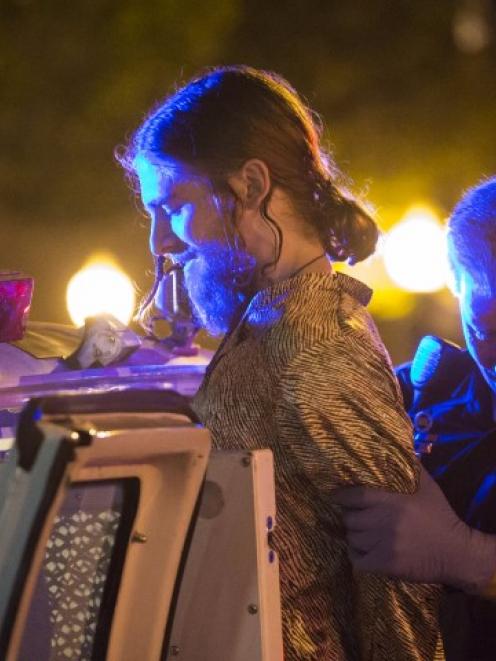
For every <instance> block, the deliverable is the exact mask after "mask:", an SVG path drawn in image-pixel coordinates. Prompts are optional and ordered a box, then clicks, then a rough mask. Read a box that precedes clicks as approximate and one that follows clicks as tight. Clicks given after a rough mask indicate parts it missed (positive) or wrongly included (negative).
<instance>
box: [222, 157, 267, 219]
mask: <svg viewBox="0 0 496 661" xmlns="http://www.w3.org/2000/svg"><path fill="white" fill-rule="evenodd" d="M228 182H229V185H230V186H231V187H232V189H233V190H234V192H235V193H236V195H237V196H238V197H239V199H240V200H241V202H242V204H243V208H244V209H245V210H250V211H258V209H260V206H261V204H262V202H263V201H264V199H265V198H266V197H267V195H268V194H269V191H270V187H271V178H270V172H269V168H268V167H267V165H266V164H265V163H264V162H263V161H261V160H260V159H258V158H251V159H250V160H249V161H246V163H244V164H243V166H242V167H241V168H240V169H239V170H238V171H237V172H236V173H234V174H232V175H230V176H229V177H228Z"/></svg>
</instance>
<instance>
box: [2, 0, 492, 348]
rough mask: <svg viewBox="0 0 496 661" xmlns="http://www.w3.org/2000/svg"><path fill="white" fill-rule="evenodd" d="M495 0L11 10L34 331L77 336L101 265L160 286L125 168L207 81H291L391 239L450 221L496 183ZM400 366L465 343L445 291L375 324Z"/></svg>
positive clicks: (11, 5) (175, 1)
mask: <svg viewBox="0 0 496 661" xmlns="http://www.w3.org/2000/svg"><path fill="white" fill-rule="evenodd" d="M495 24H496V3H495V2H491V1H490V0H485V1H484V0H436V1H435V2H432V1H427V0H410V1H407V0H368V1H367V2H360V1H358V0H349V1H348V2H342V1H339V2H338V1H337V0H326V1H325V2H324V1H321V2H319V1H317V0H307V1H305V2H303V1H301V0H293V1H292V2H281V1H270V0H264V1H263V2H262V1H261V0H252V1H251V2H250V1H248V0H245V1H244V2H243V1H242V0H230V1H228V0H225V1H222V0H212V1H211V2H210V3H199V2H197V1H196V0H195V1H193V0H79V1H77V0H75V1H73V2H62V0H0V74H1V89H2V101H1V103H0V144H1V156H0V174H1V176H0V187H1V194H0V205H1V206H0V223H1V225H0V227H1V234H0V238H1V242H0V269H20V270H22V271H24V272H25V273H29V274H30V275H33V276H34V278H35V281H36V286H35V296H34V301H33V306H32V311H31V318H32V319H36V320H50V321H59V322H64V323H66V322H68V321H69V319H68V316H67V312H66V309H65V288H66V284H67V282H68V280H69V278H70V276H71V275H72V274H73V273H74V272H75V271H76V270H78V269H79V268H80V267H81V266H82V265H83V263H84V262H85V261H86V260H87V259H88V257H90V256H91V255H92V254H93V253H95V252H102V251H104V252H108V253H112V254H113V255H114V256H115V258H116V259H117V260H118V262H119V263H120V265H121V266H122V267H123V268H124V269H125V270H126V271H127V273H128V274H129V275H130V276H131V277H132V278H133V279H134V280H135V282H136V283H137V285H138V287H139V288H140V290H141V291H144V290H145V289H146V288H147V287H148V286H149V283H150V280H151V278H150V275H149V273H148V275H147V272H148V271H149V269H150V265H151V264H150V260H149V258H148V254H147V230H146V221H144V219H143V218H142V216H141V215H140V212H139V210H138V207H137V205H136V203H135V202H134V201H133V198H132V195H131V193H130V191H129V189H128V187H127V185H126V183H125V181H124V178H123V176H122V172H121V171H120V169H119V167H118V166H117V164H116V162H115V160H114V157H113V152H114V149H115V147H116V146H117V145H118V144H121V143H123V142H125V140H126V136H128V135H129V133H130V132H131V131H132V130H133V129H134V128H135V127H136V126H137V125H138V123H139V122H140V119H141V117H142V116H143V114H144V112H145V111H146V110H147V109H148V108H149V106H150V105H151V104H152V103H153V102H154V101H155V100H156V99H158V98H160V97H162V96H164V95H165V94H166V93H167V92H168V91H170V90H171V89H173V87H174V85H176V84H177V83H178V82H181V81H182V80H184V79H186V78H188V77H189V76H190V75H192V74H194V73H196V72H197V71H198V70H199V69H200V68H201V67H203V66H205V65H215V64H226V63H239V62H242V63H247V64H251V65H253V66H256V67H262V68H268V69H274V70H276V71H278V72H279V73H281V74H283V75H284V76H286V77H287V78H288V79H289V80H290V82H291V83H292V84H293V85H294V86H295V87H296V88H297V89H298V90H299V91H300V92H301V93H302V94H303V95H304V96H305V97H306V99H307V100H308V102H309V104H310V105H311V106H313V107H314V108H315V109H316V110H317V111H318V112H319V113H320V114H321V115H322V116H323V118H324V121H325V123H326V126H327V133H326V138H327V140H328V141H329V142H330V144H331V145H332V146H333V149H334V153H335V156H336V159H337V161H338V163H339V165H340V166H341V167H342V168H343V169H344V170H345V171H346V172H348V173H349V174H350V175H351V177H352V178H353V180H354V182H355V184H356V187H357V188H358V189H364V188H366V189H367V190H368V197H369V199H370V200H371V202H373V203H374V205H375V206H376V208H377V210H378V213H379V219H380V223H381V226H382V227H383V228H384V229H387V228H388V227H389V226H391V225H392V224H393V223H394V222H395V221H396V220H397V219H398V217H399V216H401V214H402V213H404V211H405V209H406V208H407V207H408V206H410V205H411V204H412V203H414V202H416V201H417V200H419V199H420V200H423V201H426V202H428V203H430V204H432V205H433V206H434V207H435V208H436V209H438V210H439V212H440V213H441V215H444V216H445V215H447V213H448V212H449V210H450V208H451V207H452V206H453V204H454V202H455V201H456V199H457V198H458V197H459V195H460V194H461V192H462V191H463V189H464V188H465V187H467V186H469V185H472V184H474V183H476V182H477V181H478V180H479V179H481V178H482V177H483V176H487V175H490V174H493V173H495V172H496V73H495V71H496V67H495V65H496V35H495V32H496V30H495ZM376 319H377V321H378V323H379V326H380V328H381V331H382V333H383V336H384V338H385V341H386V344H387V345H388V347H389V348H390V350H391V352H392V355H393V358H394V359H395V360H402V359H404V358H406V357H407V356H408V355H409V354H410V352H411V351H412V348H413V346H414V345H415V342H416V339H417V338H418V337H419V336H420V335H422V334H424V333H426V332H436V333H440V334H444V335H448V336H450V337H451V338H453V339H457V338H459V330H458V326H457V324H456V307H455V304H454V302H453V301H452V299H451V297H450V295H449V294H448V293H447V292H446V291H445V292H442V293H440V294H436V295H422V296H417V297H416V298H415V301H414V304H413V307H412V309H411V311H410V313H409V314H408V316H407V317H404V318H400V319H396V320H391V319H385V318H384V319H383V318H381V317H380V316H378V317H376Z"/></svg>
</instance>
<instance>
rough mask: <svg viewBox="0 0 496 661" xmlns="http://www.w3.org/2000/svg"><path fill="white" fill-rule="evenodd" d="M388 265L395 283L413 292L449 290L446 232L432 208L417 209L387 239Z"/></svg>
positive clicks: (386, 261)
mask: <svg viewBox="0 0 496 661" xmlns="http://www.w3.org/2000/svg"><path fill="white" fill-rule="evenodd" d="M383 258H384V265H385V267H386V271H387V273H388V275H389V277H390V278H391V279H392V280H393V281H394V283H395V284H396V285H397V286H398V287H401V288H402V289H405V290H407V291H411V292H434V291H438V290H439V289H442V288H443V287H445V286H446V282H447V278H448V261H447V254H446V236H445V231H444V228H443V226H442V224H441V223H440V221H439V220H438V218H437V216H436V215H435V214H434V213H433V212H432V211H431V210H430V209H428V208H424V207H413V208H412V209H410V210H409V211H408V212H407V213H406V214H405V216H404V217H403V218H402V220H401V221H400V222H399V223H397V224H396V225H395V226H394V227H393V228H392V229H391V230H390V231H389V232H388V234H387V235H386V238H385V241H384V252H383Z"/></svg>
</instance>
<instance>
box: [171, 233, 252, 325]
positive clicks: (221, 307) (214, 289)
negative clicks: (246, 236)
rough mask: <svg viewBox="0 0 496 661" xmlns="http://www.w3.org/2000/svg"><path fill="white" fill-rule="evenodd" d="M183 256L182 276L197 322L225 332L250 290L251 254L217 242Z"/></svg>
mask: <svg viewBox="0 0 496 661" xmlns="http://www.w3.org/2000/svg"><path fill="white" fill-rule="evenodd" d="M185 257H186V259H184V261H183V260H182V261H183V263H184V279H185V283H186V289H187V291H188V294H189V297H190V300H191V303H192V306H193V311H194V314H195V316H196V318H197V320H198V322H199V323H200V325H201V326H202V327H203V328H204V329H205V330H206V331H207V332H208V333H209V334H210V335H213V336H214V337H215V336H219V335H223V334H224V333H227V332H228V331H229V330H230V329H232V328H233V327H234V325H235V324H236V322H237V321H239V319H240V317H241V315H242V313H243V311H244V310H245V308H246V306H247V304H248V302H249V300H250V298H251V297H252V296H253V294H254V285H253V281H254V274H255V266H256V262H255V259H254V257H253V256H251V255H250V254H249V253H247V252H245V251H242V250H234V249H233V248H230V247H228V246H224V245H220V244H215V245H212V246H208V247H205V248H202V249H201V251H198V252H194V253H193V254H192V255H191V257H190V256H189V255H186V256H185Z"/></svg>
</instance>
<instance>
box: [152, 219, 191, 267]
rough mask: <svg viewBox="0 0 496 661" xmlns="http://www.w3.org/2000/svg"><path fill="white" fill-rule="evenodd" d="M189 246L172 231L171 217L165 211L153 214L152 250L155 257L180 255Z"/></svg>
mask: <svg viewBox="0 0 496 661" xmlns="http://www.w3.org/2000/svg"><path fill="white" fill-rule="evenodd" d="M186 248H187V245H186V244H185V243H183V241H181V239H179V238H178V237H177V236H176V235H175V234H174V232H173V231H172V227H171V223H170V220H169V217H168V216H167V214H166V213H165V211H163V210H161V209H157V210H155V211H153V212H152V213H151V226H150V250H151V252H152V254H153V255H155V257H158V256H159V255H167V254H172V255H173V254H178V253H182V252H184V251H185V250H186Z"/></svg>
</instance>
